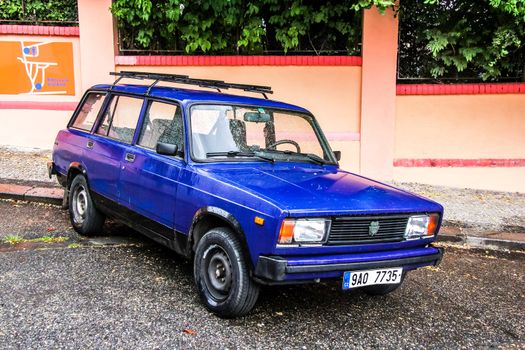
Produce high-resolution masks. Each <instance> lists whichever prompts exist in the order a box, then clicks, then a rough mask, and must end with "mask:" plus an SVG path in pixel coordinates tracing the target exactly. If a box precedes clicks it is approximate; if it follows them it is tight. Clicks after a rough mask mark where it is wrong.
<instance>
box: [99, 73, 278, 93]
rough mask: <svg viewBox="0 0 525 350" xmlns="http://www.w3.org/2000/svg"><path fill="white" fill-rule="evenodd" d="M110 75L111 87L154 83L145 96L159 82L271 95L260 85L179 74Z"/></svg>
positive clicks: (270, 90)
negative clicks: (130, 82) (123, 81)
mask: <svg viewBox="0 0 525 350" xmlns="http://www.w3.org/2000/svg"><path fill="white" fill-rule="evenodd" d="M109 74H110V75H114V76H117V77H118V79H117V80H115V82H114V83H113V85H112V87H111V88H112V89H113V87H115V85H116V84H117V83H118V82H119V81H120V80H121V79H123V78H130V79H140V80H145V79H147V80H154V83H153V84H151V85H150V86H149V87H148V90H147V92H146V94H149V92H150V91H151V89H152V88H153V87H154V86H155V85H157V83H158V82H160V81H165V82H169V83H177V84H189V85H196V86H199V87H203V88H210V89H216V90H217V91H219V92H221V89H238V90H243V91H247V92H256V93H260V94H262V95H263V96H264V98H266V99H268V97H267V96H266V94H273V91H272V88H271V87H270V86H261V85H249V84H237V83H227V82H225V81H222V80H212V79H194V78H190V77H189V76H187V75H180V74H166V73H149V72H132V71H120V72H109Z"/></svg>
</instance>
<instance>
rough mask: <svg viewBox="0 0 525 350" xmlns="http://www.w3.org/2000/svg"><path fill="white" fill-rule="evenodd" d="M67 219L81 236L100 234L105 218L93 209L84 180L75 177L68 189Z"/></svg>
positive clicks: (81, 176)
mask: <svg viewBox="0 0 525 350" xmlns="http://www.w3.org/2000/svg"><path fill="white" fill-rule="evenodd" d="M69 218H70V219H71V225H72V226H73V228H74V229H75V231H77V232H78V233H80V234H81V235H86V236H89V235H94V234H97V233H100V231H101V230H102V225H104V220H105V216H104V214H102V213H101V212H100V211H98V210H97V208H95V205H94V204H93V201H92V199H91V194H90V193H89V187H88V184H87V181H86V178H85V177H84V176H83V175H77V176H75V178H74V179H73V181H72V182H71V186H70V188H69Z"/></svg>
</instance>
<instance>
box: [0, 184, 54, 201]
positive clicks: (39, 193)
mask: <svg viewBox="0 0 525 350" xmlns="http://www.w3.org/2000/svg"><path fill="white" fill-rule="evenodd" d="M63 196H64V190H63V189H61V188H51V187H38V186H25V185H17V184H3V183H0V198H3V199H15V200H22V201H29V202H39V203H47V204H56V205H61V204H62V198H63Z"/></svg>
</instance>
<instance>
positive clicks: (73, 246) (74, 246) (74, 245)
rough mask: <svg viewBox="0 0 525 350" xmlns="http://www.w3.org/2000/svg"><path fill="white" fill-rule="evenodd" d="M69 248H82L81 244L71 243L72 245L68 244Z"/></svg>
mask: <svg viewBox="0 0 525 350" xmlns="http://www.w3.org/2000/svg"><path fill="white" fill-rule="evenodd" d="M67 247H68V248H69V249H75V248H80V244H78V243H71V244H68V246H67Z"/></svg>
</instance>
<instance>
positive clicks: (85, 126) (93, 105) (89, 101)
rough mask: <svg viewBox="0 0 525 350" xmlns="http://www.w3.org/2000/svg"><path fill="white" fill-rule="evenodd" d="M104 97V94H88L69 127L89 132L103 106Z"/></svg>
mask: <svg viewBox="0 0 525 350" xmlns="http://www.w3.org/2000/svg"><path fill="white" fill-rule="evenodd" d="M105 96H106V94H105V93H99V92H91V93H89V94H88V96H87V97H86V99H85V100H84V103H83V104H82V107H80V110H79V111H78V114H77V116H76V117H75V120H74V121H73V123H72V124H71V126H72V127H73V128H76V129H80V130H85V131H91V128H92V127H93V124H95V121H96V120H97V116H98V112H99V111H100V108H102V105H103V104H104V97H105Z"/></svg>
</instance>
